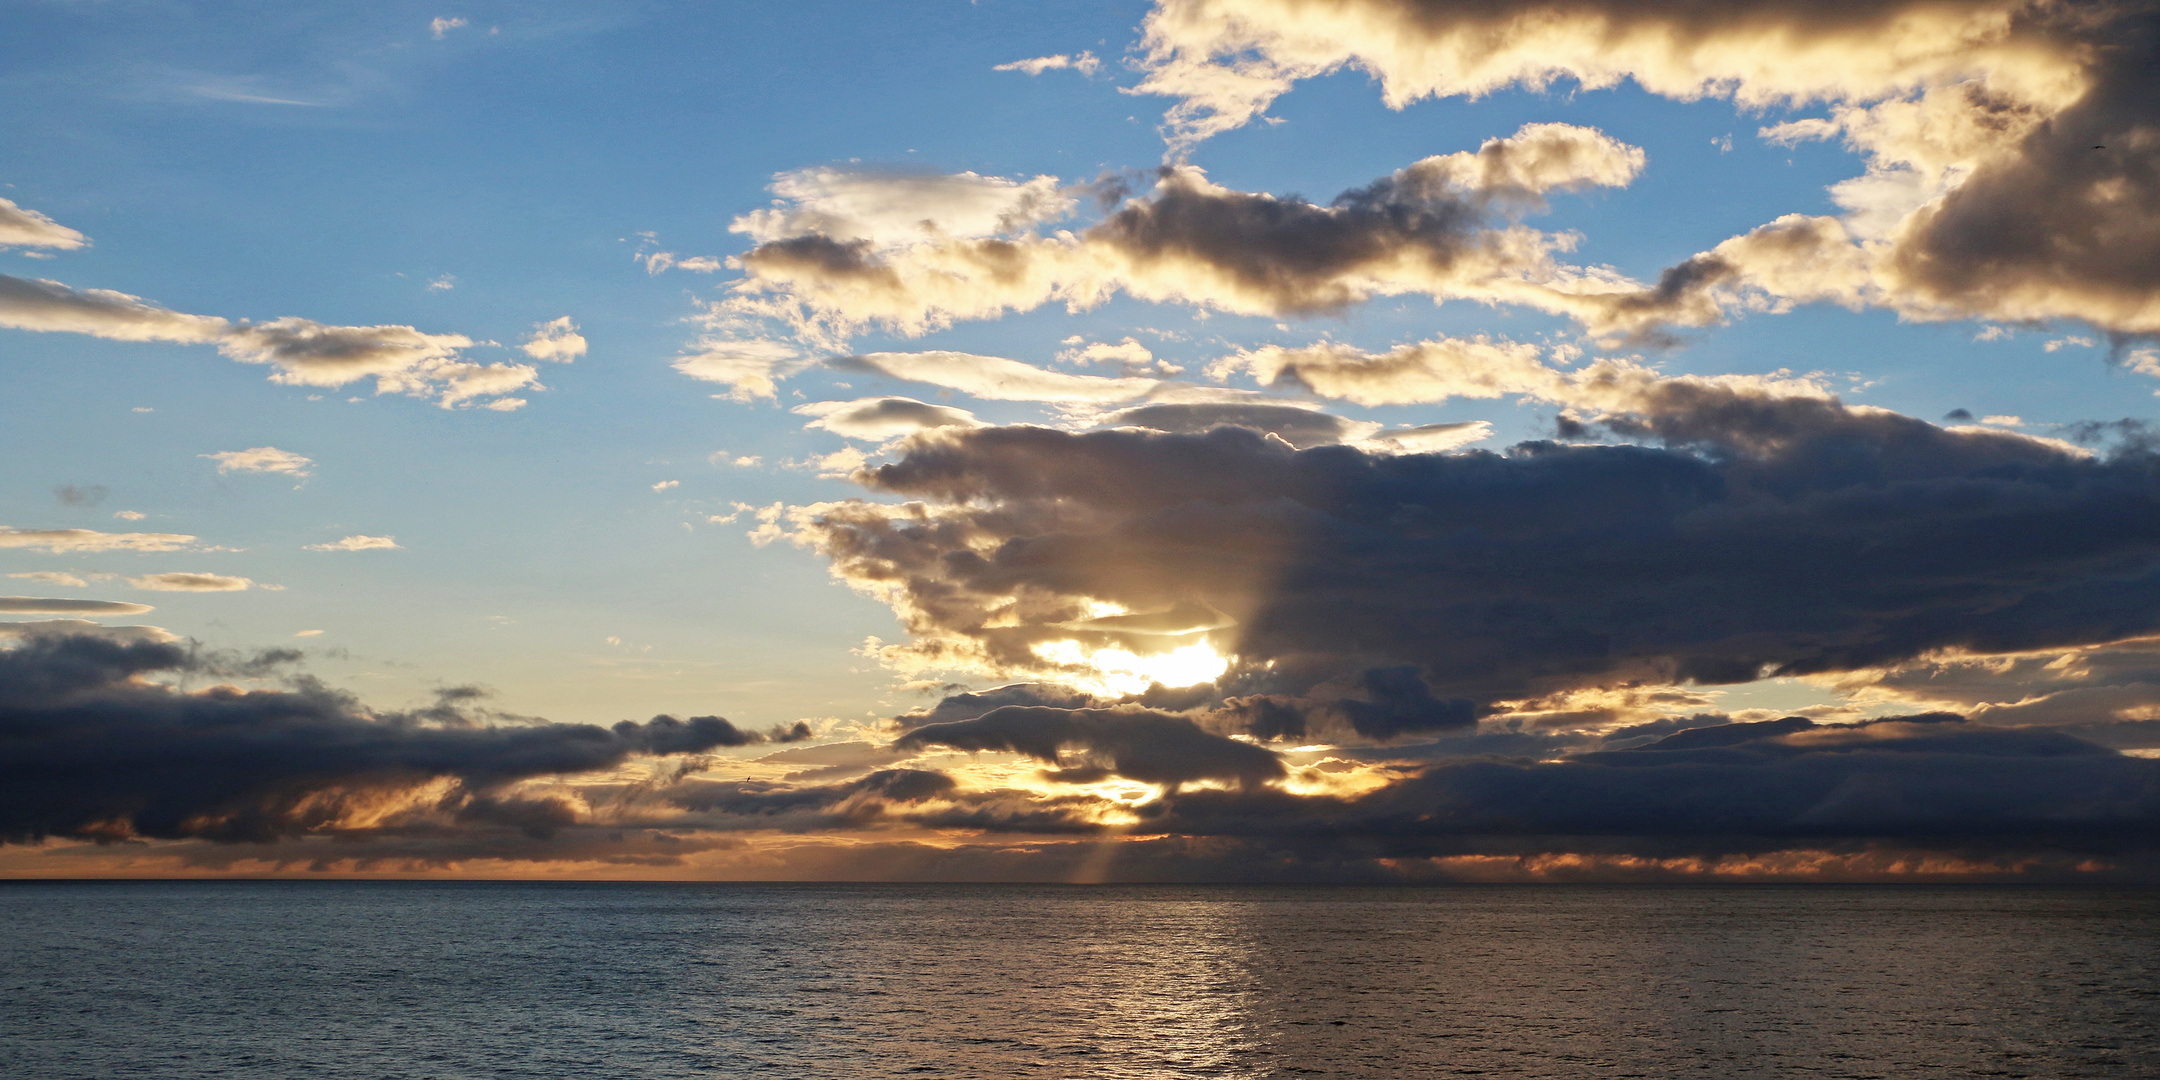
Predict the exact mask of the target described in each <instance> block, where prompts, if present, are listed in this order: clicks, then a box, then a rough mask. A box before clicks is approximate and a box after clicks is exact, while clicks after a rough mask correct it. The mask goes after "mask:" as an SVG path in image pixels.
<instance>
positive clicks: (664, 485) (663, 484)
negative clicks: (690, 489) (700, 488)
mask: <svg viewBox="0 0 2160 1080" xmlns="http://www.w3.org/2000/svg"><path fill="white" fill-rule="evenodd" d="M681 484H682V481H680V480H662V481H660V482H659V483H656V484H654V485H653V486H652V489H653V490H654V491H666V490H667V489H669V488H672V487H678V486H680V485H681Z"/></svg>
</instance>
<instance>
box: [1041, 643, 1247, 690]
mask: <svg viewBox="0 0 2160 1080" xmlns="http://www.w3.org/2000/svg"><path fill="white" fill-rule="evenodd" d="M1034 651H1035V655H1036V656H1039V657H1041V658H1042V659H1044V660H1047V661H1049V662H1051V663H1053V664H1057V665H1059V666H1061V667H1068V668H1071V667H1077V668H1083V669H1089V670H1091V671H1092V672H1093V675H1092V676H1089V675H1080V676H1078V677H1076V678H1073V679H1071V680H1070V681H1071V682H1072V683H1073V685H1075V686H1078V687H1080V688H1081V689H1083V690H1087V691H1089V692H1091V693H1100V694H1113V695H1124V694H1139V693H1144V692H1146V690H1147V688H1148V687H1149V686H1150V685H1155V684H1160V685H1163V686H1167V687H1170V688H1172V689H1177V688H1180V687H1186V686H1198V685H1200V684H1201V683H1209V682H1214V681H1215V680H1216V679H1219V678H1221V677H1222V674H1223V672H1226V671H1228V670H1230V658H1229V657H1227V656H1224V655H1222V654H1221V653H1218V652H1216V651H1215V647H1214V646H1212V645H1209V644H1208V643H1207V642H1205V641H1200V642H1195V643H1193V644H1191V645H1185V646H1182V647H1179V648H1176V649H1172V650H1170V651H1169V652H1163V653H1150V654H1148V655H1145V656H1143V655H1141V654H1139V653H1136V652H1133V651H1131V650H1129V649H1119V648H1106V649H1096V650H1094V651H1093V652H1089V651H1088V650H1087V647H1086V646H1083V645H1081V644H1080V643H1079V642H1077V641H1073V640H1071V639H1065V640H1061V641H1046V642H1042V643H1040V644H1038V645H1036V646H1035V647H1034Z"/></svg>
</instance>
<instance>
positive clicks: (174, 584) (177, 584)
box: [127, 573, 255, 592]
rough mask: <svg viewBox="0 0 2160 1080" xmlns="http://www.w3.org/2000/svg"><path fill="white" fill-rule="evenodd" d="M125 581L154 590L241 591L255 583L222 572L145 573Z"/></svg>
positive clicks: (139, 587) (137, 586)
mask: <svg viewBox="0 0 2160 1080" xmlns="http://www.w3.org/2000/svg"><path fill="white" fill-rule="evenodd" d="M127 583H128V584H130V585H133V586H135V587H136V588H138V589H150V590H153V591H156V592H241V591H243V590H245V589H247V588H248V586H250V585H253V584H255V583H254V582H252V581H250V580H248V579H247V578H244V577H228V576H226V575H224V574H185V573H170V574H146V575H144V576H142V577H131V578H129V579H127Z"/></svg>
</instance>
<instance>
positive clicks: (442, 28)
mask: <svg viewBox="0 0 2160 1080" xmlns="http://www.w3.org/2000/svg"><path fill="white" fill-rule="evenodd" d="M464 25H465V19H464V17H463V16H458V17H456V18H446V17H444V16H441V15H438V16H436V17H435V18H434V19H433V20H431V21H430V22H429V23H428V33H430V34H433V35H435V40H437V41H441V40H442V39H443V35H444V34H447V33H449V32H450V31H452V30H456V29H458V28H459V27H462V26H464Z"/></svg>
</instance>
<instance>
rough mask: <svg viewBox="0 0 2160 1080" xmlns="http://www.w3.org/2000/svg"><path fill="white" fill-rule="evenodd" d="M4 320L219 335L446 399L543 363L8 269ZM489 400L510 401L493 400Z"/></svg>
mask: <svg viewBox="0 0 2160 1080" xmlns="http://www.w3.org/2000/svg"><path fill="white" fill-rule="evenodd" d="M0 327H7V328H12V329H17V330H31V331H39V332H47V333H55V332H59V333H73V334H88V335H90V336H92V337H100V338H107V339H110V340H114V341H166V342H176V343H181V344H214V345H216V346H217V348H218V351H219V352H222V353H224V354H225V355H226V356H227V357H229V358H231V359H233V360H237V361H239V362H241V363H245V364H265V365H268V366H270V367H272V368H273V369H275V370H273V371H272V373H271V376H270V381H271V382H275V383H281V384H284V385H288V386H324V387H329V386H344V385H346V384H348V383H351V382H354V381H356V380H359V379H364V378H373V379H374V380H375V392H376V393H378V394H389V393H402V394H410V395H413V396H416V397H427V396H434V397H436V399H437V402H438V403H439V404H440V405H442V406H443V407H444V408H455V407H458V406H461V405H466V404H470V403H473V399H475V398H479V397H485V396H488V395H493V394H504V393H508V392H510V391H513V390H517V389H521V388H526V387H532V388H536V389H537V388H538V387H539V381H538V372H537V371H535V370H534V369H533V368H532V367H531V366H529V365H525V364H477V363H472V362H470V361H467V360H464V359H462V358H461V355H460V352H459V350H461V349H465V348H469V347H471V346H472V344H473V342H472V339H470V338H467V337H465V336H464V335H462V334H427V333H422V332H421V331H419V330H416V329H414V328H413V327H410V326H391V325H386V326H332V325H328V324H324V323H319V322H315V321H313V320H310V319H301V318H295V317H289V316H288V317H286V318H282V319H273V320H270V321H268V322H262V323H249V322H244V321H243V322H233V321H230V320H227V319H221V318H214V317H211V316H206V315H187V314H183V313H181V312H177V311H172V310H169V309H167V308H162V307H159V306H157V305H156V304H152V303H149V302H148V301H145V300H143V299H142V298H141V297H138V296H130V295H128V294H126V293H120V292H113V291H111V290H108V289H75V288H71V287H69V286H67V285H63V284H61V283H60V282H57V281H47V280H43V279H36V280H32V279H25V278H17V277H9V276H7V275H4V274H0ZM504 400H508V399H504ZM484 407H487V408H493V409H497V410H501V409H504V408H507V407H514V406H504V405H502V404H501V403H500V402H496V403H489V404H488V405H486V406H484Z"/></svg>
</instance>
